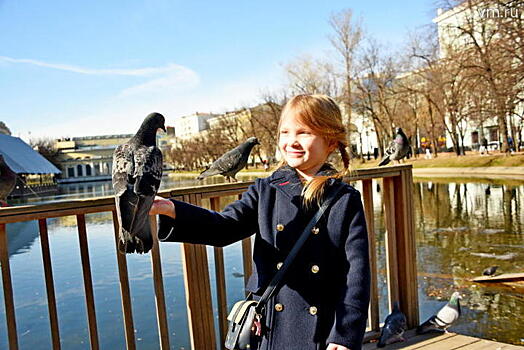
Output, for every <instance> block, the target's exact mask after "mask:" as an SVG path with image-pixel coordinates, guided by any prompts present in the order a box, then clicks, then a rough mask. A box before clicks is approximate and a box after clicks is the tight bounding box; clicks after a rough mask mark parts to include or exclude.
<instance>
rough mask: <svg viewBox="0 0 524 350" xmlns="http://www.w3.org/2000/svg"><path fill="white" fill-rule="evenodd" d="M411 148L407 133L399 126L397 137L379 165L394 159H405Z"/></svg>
mask: <svg viewBox="0 0 524 350" xmlns="http://www.w3.org/2000/svg"><path fill="white" fill-rule="evenodd" d="M409 148H410V145H409V140H408V138H407V137H406V134H404V132H403V131H402V128H397V133H396V135H395V139H394V140H393V141H391V143H390V144H389V147H388V148H387V149H386V152H385V154H384V158H382V161H381V162H380V163H379V164H378V165H379V166H382V165H386V164H388V163H389V162H390V161H392V160H396V161H399V160H401V159H403V158H404V157H405V156H407V154H408V152H409Z"/></svg>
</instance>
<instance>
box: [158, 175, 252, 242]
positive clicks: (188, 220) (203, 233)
mask: <svg viewBox="0 0 524 350" xmlns="http://www.w3.org/2000/svg"><path fill="white" fill-rule="evenodd" d="M258 183H259V180H258V179H257V181H256V182H255V184H253V185H251V186H249V188H248V190H247V191H246V192H244V193H243V195H242V198H241V199H239V200H237V201H235V202H233V203H231V204H229V205H228V206H227V207H226V208H224V210H223V211H222V212H216V211H213V210H208V209H204V208H201V207H198V206H195V205H191V204H189V203H185V202H181V201H177V200H173V199H172V200H171V201H172V202H173V203H174V204H175V211H176V218H175V219H173V218H171V217H169V216H165V215H159V222H158V239H159V240H160V241H164V242H184V243H195V244H206V245H212V246H217V247H223V246H226V245H228V244H231V243H234V242H236V241H239V240H241V239H243V238H246V237H249V236H251V235H252V234H253V233H255V232H256V231H257V230H258V191H257V187H258V186H257V185H258Z"/></svg>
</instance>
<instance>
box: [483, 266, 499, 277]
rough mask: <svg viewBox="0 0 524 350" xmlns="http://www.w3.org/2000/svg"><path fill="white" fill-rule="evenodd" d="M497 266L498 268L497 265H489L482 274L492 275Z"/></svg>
mask: <svg viewBox="0 0 524 350" xmlns="http://www.w3.org/2000/svg"><path fill="white" fill-rule="evenodd" d="M498 268H499V267H498V266H490V267H488V268H487V269H485V270H484V271H483V272H482V274H483V275H484V276H493V275H494V274H495V272H497V269H498Z"/></svg>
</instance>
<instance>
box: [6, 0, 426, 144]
mask: <svg viewBox="0 0 524 350" xmlns="http://www.w3.org/2000/svg"><path fill="white" fill-rule="evenodd" d="M348 7H349V8H352V9H353V11H354V13H355V15H357V16H360V17H361V18H362V22H363V25H364V27H365V29H366V31H367V32H368V33H370V34H371V35H372V36H374V37H375V38H376V39H377V40H379V41H381V42H383V43H385V44H387V45H389V46H390V47H391V48H392V49H394V48H395V47H397V46H400V45H401V44H402V42H403V39H404V38H405V36H406V33H407V32H408V31H409V30H411V29H414V28H416V27H418V26H421V25H426V24H429V23H431V19H432V18H433V17H434V10H433V7H434V5H433V1H432V0H407V1H402V2H391V1H371V0H367V1H358V2H357V1H352V2H351V1H326V2H323V1H318V0H316V1H305V0H303V1H272V0H271V1H270V0H266V1H184V2H182V1H168V0H144V1H138V0H137V1H129V0H125V1H124V0H112V1H99V0H93V1H70V0H67V1H66V0H49V1H41V0H24V1H15V0H0V121H4V122H5V123H6V124H7V125H8V127H9V128H10V129H11V131H12V132H13V134H14V135H15V136H20V137H22V138H23V139H26V140H27V139H29V138H36V137H61V136H87V135H100V134H117V133H132V132H135V131H136V129H137V128H138V126H139V124H140V122H141V120H142V119H143V118H144V117H145V115H147V114H148V113H149V112H152V111H157V112H160V113H163V114H164V115H165V116H166V118H167V124H170V122H171V121H172V120H173V119H174V118H176V117H178V116H181V115H187V114H190V113H193V112H196V111H199V112H209V111H212V112H223V111H227V110H232V109H234V108H238V107H241V106H248V105H252V104H254V103H256V102H258V100H259V97H260V95H261V91H263V90H267V89H269V90H276V89H279V88H281V87H282V86H283V85H284V84H285V76H284V73H283V69H282V65H283V64H285V63H287V62H289V61H291V60H293V58H295V57H297V56H299V55H303V54H309V55H312V56H315V57H322V56H325V55H330V54H332V53H330V50H331V47H330V43H329V40H328V35H329V34H330V33H331V30H330V27H329V24H328V19H329V16H330V15H331V14H332V13H335V12H337V11H340V10H342V9H344V8H348Z"/></svg>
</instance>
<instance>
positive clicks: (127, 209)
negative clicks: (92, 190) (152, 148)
mask: <svg viewBox="0 0 524 350" xmlns="http://www.w3.org/2000/svg"><path fill="white" fill-rule="evenodd" d="M134 171H135V162H134V156H133V151H132V149H131V147H130V145H128V144H123V145H120V146H118V147H117V148H116V149H115V152H114V153H113V173H112V178H113V189H114V191H115V206H116V212H117V217H118V223H119V225H120V230H119V235H120V240H119V244H118V249H119V251H120V252H122V253H126V252H127V253H132V252H134V251H135V244H134V239H133V237H132V235H131V233H130V229H131V225H132V223H133V221H134V217H135V214H136V205H137V202H138V196H137V195H136V194H135V192H134V190H133V185H134V183H135V178H134V177H133V173H134Z"/></svg>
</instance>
